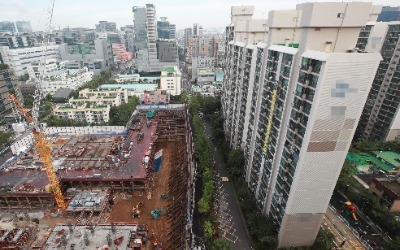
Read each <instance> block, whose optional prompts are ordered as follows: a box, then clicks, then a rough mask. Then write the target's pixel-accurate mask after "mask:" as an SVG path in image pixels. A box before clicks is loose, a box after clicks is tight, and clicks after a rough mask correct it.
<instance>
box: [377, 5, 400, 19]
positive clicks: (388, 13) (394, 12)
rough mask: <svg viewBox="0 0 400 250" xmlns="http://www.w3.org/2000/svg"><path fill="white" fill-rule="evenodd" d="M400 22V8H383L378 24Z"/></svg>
mask: <svg viewBox="0 0 400 250" xmlns="http://www.w3.org/2000/svg"><path fill="white" fill-rule="evenodd" d="M392 21H400V6H397V7H391V6H383V7H382V12H381V14H379V16H378V22H392Z"/></svg>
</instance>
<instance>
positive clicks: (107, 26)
mask: <svg viewBox="0 0 400 250" xmlns="http://www.w3.org/2000/svg"><path fill="white" fill-rule="evenodd" d="M116 30H117V24H116V23H114V22H108V21H99V23H98V24H96V31H97V32H107V31H116Z"/></svg>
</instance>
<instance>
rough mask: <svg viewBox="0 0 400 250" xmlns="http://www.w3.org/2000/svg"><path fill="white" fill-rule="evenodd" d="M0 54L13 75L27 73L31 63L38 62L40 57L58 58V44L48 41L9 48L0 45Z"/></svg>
mask: <svg viewBox="0 0 400 250" xmlns="http://www.w3.org/2000/svg"><path fill="white" fill-rule="evenodd" d="M0 54H1V57H2V60H3V63H4V64H8V65H9V66H10V69H11V70H12V71H13V72H14V75H15V76H22V75H24V74H27V73H28V66H29V65H31V63H35V62H37V63H39V62H40V60H41V58H42V57H44V56H45V57H46V58H47V59H57V58H59V45H56V44H54V43H50V44H48V45H46V46H44V45H43V46H37V47H20V48H9V47H7V46H0Z"/></svg>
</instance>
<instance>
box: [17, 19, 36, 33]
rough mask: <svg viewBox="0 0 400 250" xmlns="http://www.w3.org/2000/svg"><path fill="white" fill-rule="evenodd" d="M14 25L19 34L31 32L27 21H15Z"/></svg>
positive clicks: (29, 23) (30, 26)
mask: <svg viewBox="0 0 400 250" xmlns="http://www.w3.org/2000/svg"><path fill="white" fill-rule="evenodd" d="M15 25H16V26H17V30H18V33H19V34H22V33H31V32H32V25H31V22H29V21H16V22H15Z"/></svg>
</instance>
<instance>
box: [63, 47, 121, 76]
mask: <svg viewBox="0 0 400 250" xmlns="http://www.w3.org/2000/svg"><path fill="white" fill-rule="evenodd" d="M59 51H60V52H59V53H60V58H61V60H63V61H68V63H67V64H66V67H67V69H82V68H84V67H87V68H88V69H89V70H90V71H93V73H94V74H95V75H99V74H100V72H101V71H103V70H109V69H111V68H112V67H113V65H114V60H113V52H112V48H111V44H110V43H108V41H107V40H106V39H95V40H94V44H89V43H79V44H73V45H68V44H66V43H64V44H60V45H59Z"/></svg>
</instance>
